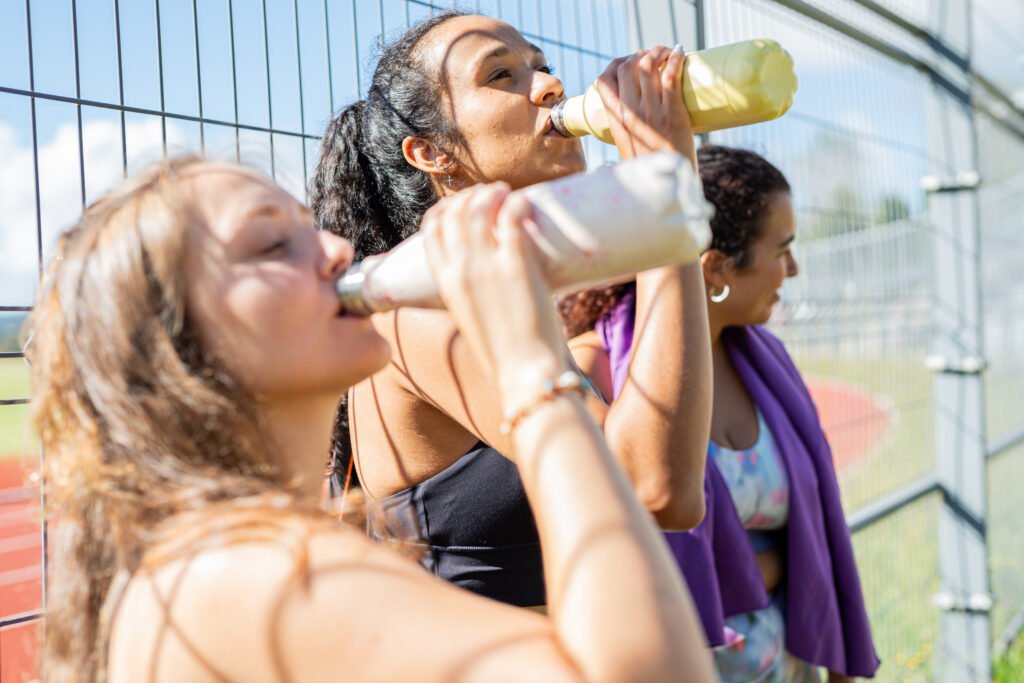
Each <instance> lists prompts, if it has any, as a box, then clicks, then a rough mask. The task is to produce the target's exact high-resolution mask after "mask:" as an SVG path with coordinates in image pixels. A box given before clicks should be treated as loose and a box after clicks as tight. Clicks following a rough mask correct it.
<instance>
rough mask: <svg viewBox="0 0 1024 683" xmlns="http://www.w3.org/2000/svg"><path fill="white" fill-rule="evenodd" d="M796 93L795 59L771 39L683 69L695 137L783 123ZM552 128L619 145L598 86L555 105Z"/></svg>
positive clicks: (719, 52)
mask: <svg viewBox="0 0 1024 683" xmlns="http://www.w3.org/2000/svg"><path fill="white" fill-rule="evenodd" d="M795 93H796V74H794V73H793V58H792V57H790V56H789V53H788V52H786V51H785V50H784V49H783V48H782V46H781V45H779V44H778V43H777V42H775V41H774V40H770V39H768V38H757V39H754V40H744V41H741V42H739V43H732V44H730V45H722V46H721V47H713V48H709V49H707V50H700V51H699V52H692V53H690V54H688V55H686V62H685V63H684V64H683V99H685V100H686V108H687V109H688V110H689V112H690V123H691V125H692V126H693V132H694V133H707V132H709V131H712V130H722V129H724V128H735V127H736V126H745V125H747V124H751V123H760V122H761V121H771V120H772V119H777V118H779V117H780V116H782V115H783V114H785V113H786V111H788V110H789V107H790V106H791V105H792V104H793V95H794V94H795ZM551 123H552V126H553V127H554V128H555V130H557V131H558V132H559V133H561V134H562V135H565V136H566V137H579V136H583V135H593V136H594V137H596V138H597V139H598V140H600V141H601V142H607V143H608V144H613V143H614V140H612V135H611V130H610V129H609V126H608V116H607V114H606V113H605V110H604V103H603V102H602V101H601V97H600V95H598V93H597V89H596V88H595V87H594V86H593V85H591V86H590V87H589V88H587V91H586V92H585V93H583V94H582V95H577V96H576V97H570V98H569V99H567V100H563V101H562V102H560V103H558V104H557V105H555V107H554V109H552V111H551Z"/></svg>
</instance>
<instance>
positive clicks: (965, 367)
mask: <svg viewBox="0 0 1024 683" xmlns="http://www.w3.org/2000/svg"><path fill="white" fill-rule="evenodd" d="M924 366H925V367H926V368H928V369H929V370H931V371H932V372H945V373H949V374H952V375H980V374H981V373H983V372H985V370H986V369H988V361H986V360H985V359H984V358H980V357H978V356H964V357H962V358H957V359H950V358H947V357H946V356H943V355H942V354H938V353H934V354H932V355H930V356H927V357H925V359H924Z"/></svg>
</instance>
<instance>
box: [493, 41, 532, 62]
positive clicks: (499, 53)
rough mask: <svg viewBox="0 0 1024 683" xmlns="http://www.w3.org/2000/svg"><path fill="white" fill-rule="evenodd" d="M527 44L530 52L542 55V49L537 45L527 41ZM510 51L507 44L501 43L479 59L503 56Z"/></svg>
mask: <svg viewBox="0 0 1024 683" xmlns="http://www.w3.org/2000/svg"><path fill="white" fill-rule="evenodd" d="M527 45H528V46H529V48H530V52H533V53H534V54H538V55H540V56H541V57H543V56H544V50H541V49H540V48H539V47H537V46H536V45H534V44H533V43H527ZM511 52H512V50H510V49H509V48H508V46H507V45H502V46H501V47H496V48H494V49H493V50H491V51H490V52H488V53H487V54H486V55H484V57H483V59H482V60H481V61H485V60H488V59H494V58H496V57H504V56H506V55H508V54H511Z"/></svg>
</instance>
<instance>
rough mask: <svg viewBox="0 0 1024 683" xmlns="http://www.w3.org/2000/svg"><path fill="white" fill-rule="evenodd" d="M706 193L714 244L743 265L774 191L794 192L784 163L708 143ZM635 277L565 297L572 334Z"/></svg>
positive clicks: (703, 171) (702, 156)
mask: <svg viewBox="0 0 1024 683" xmlns="http://www.w3.org/2000/svg"><path fill="white" fill-rule="evenodd" d="M697 161H698V164H699V167H700V179H701V181H702V182H703V184H704V196H705V197H706V198H707V200H708V201H709V202H711V203H712V204H713V205H714V207H715V215H714V217H713V218H712V219H711V249H718V250H719V251H721V252H722V253H724V254H725V255H727V256H730V257H732V258H733V260H734V262H735V263H736V267H737V268H745V267H747V266H749V265H750V247H751V245H752V244H753V243H754V242H756V241H757V239H758V238H759V237H760V236H761V233H762V231H763V229H764V215H765V211H766V210H767V208H768V204H769V202H770V201H771V199H772V197H773V195H775V194H778V193H779V192H789V191H790V187H789V183H788V182H787V181H786V177H785V176H784V175H782V172H781V171H779V169H777V168H775V167H774V166H773V165H772V164H770V163H769V162H768V160H766V159H765V158H764V157H762V156H761V155H760V154H757V153H755V152H751V151H749V150H746V149H737V148H734V147H723V146H721V145H704V146H703V147H701V148H700V149H699V150H698V151H697ZM630 286H631V285H630V283H627V284H622V285H613V286H610V287H600V288H597V289H589V290H585V291H583V292H578V293H576V294H570V295H568V296H565V297H563V298H562V299H561V300H560V301H559V310H560V311H561V313H562V322H563V324H564V326H565V331H566V334H568V335H569V336H570V337H574V336H576V335H580V334H583V333H584V332H587V331H589V330H592V329H594V326H595V325H596V324H597V321H598V320H600V319H601V318H602V317H603V316H604V315H605V314H607V313H608V312H609V311H611V310H612V309H613V308H615V305H616V304H618V303H619V301H620V300H621V299H622V297H623V295H625V293H626V292H627V291H629V287H630Z"/></svg>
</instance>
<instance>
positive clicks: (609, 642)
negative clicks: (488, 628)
mask: <svg viewBox="0 0 1024 683" xmlns="http://www.w3.org/2000/svg"><path fill="white" fill-rule="evenodd" d="M515 450H516V457H517V461H518V462H519V468H520V472H521V476H522V480H523V484H524V486H525V488H526V492H527V495H528V497H529V499H530V503H531V506H532V507H533V511H534V515H535V517H536V520H537V527H538V530H539V532H540V538H541V545H542V549H543V554H544V569H545V579H546V583H547V590H548V607H549V614H550V615H551V617H552V619H553V624H554V627H555V629H556V634H557V637H558V638H559V641H560V643H561V646H562V647H563V648H564V651H565V652H566V653H567V654H568V655H569V656H570V657H571V658H572V659H573V661H575V662H576V663H577V665H578V666H579V667H580V668H581V670H583V672H584V673H585V675H586V678H587V679H588V680H617V681H618V680H621V681H629V680H638V681H657V680H675V679H678V676H679V673H680V672H681V671H686V672H687V678H688V680H694V681H703V680H708V681H710V680H712V679H713V676H712V670H711V665H710V659H709V658H708V654H707V650H706V648H705V644H704V637H703V635H702V631H701V630H700V628H699V625H698V622H697V618H696V614H695V612H694V608H693V605H692V603H691V601H690V598H689V595H688V594H687V592H686V589H685V587H684V586H683V583H682V580H681V577H680V574H679V571H678V569H677V568H676V567H675V565H674V563H673V562H672V560H671V558H670V556H669V554H668V552H667V549H666V547H665V545H664V541H663V540H662V538H661V537H660V534H659V533H658V531H657V529H656V527H655V525H654V524H653V523H652V520H651V518H650V515H649V514H648V513H647V512H646V511H644V510H643V509H642V508H641V506H640V505H639V503H638V502H637V501H636V499H635V497H634V496H633V493H632V490H631V487H630V485H629V482H628V481H627V480H626V478H625V476H624V475H623V473H622V471H621V469H620V468H619V467H618V466H617V464H616V463H615V462H614V458H613V456H612V455H611V453H610V451H609V450H608V448H607V446H606V445H605V443H604V440H603V439H602V437H601V434H600V432H599V430H598V429H597V427H596V425H595V424H594V423H593V421H592V420H590V418H589V416H588V415H586V413H585V409H584V407H583V405H582V402H581V401H580V400H578V399H577V398H575V397H573V398H568V397H565V398H560V399H558V400H555V401H552V402H550V403H546V404H544V405H543V406H542V407H539V408H538V409H537V410H536V411H535V412H533V413H531V414H530V416H529V417H528V418H526V419H524V420H523V421H522V422H521V423H520V425H519V426H518V427H517V430H516V433H515Z"/></svg>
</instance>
